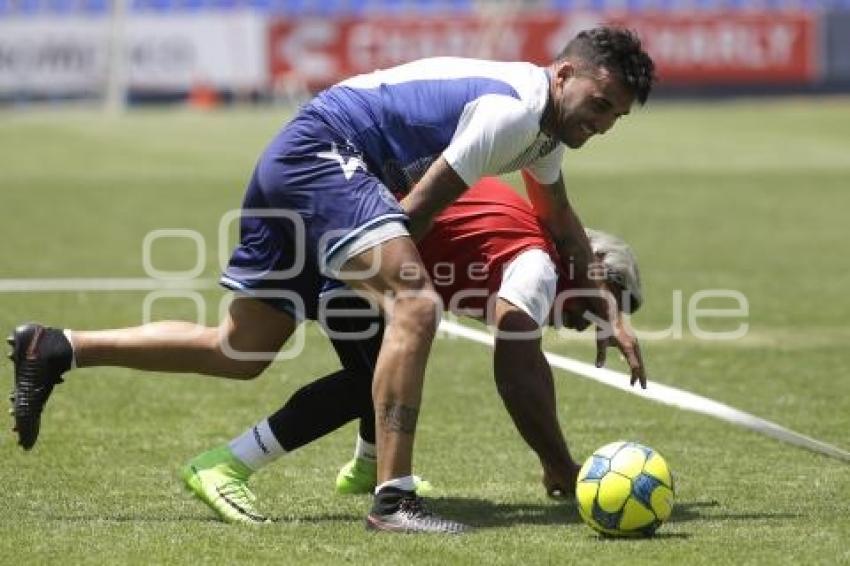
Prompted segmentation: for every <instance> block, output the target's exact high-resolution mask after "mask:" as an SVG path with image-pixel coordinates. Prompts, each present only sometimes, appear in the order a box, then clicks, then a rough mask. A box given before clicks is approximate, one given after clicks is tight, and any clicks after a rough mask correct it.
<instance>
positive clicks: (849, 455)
mask: <svg viewBox="0 0 850 566" xmlns="http://www.w3.org/2000/svg"><path fill="white" fill-rule="evenodd" d="M440 330H441V331H443V332H446V333H448V334H453V335H455V336H459V337H462V338H466V339H467V340H471V341H472V342H478V343H480V344H484V345H486V346H491V347H492V346H493V336H492V335H491V334H489V333H487V332H482V331H481V330H474V329H472V328H469V327H467V326H464V325H462V324H458V323H456V322H451V321H447V320H444V321H442V322H441V323H440ZM546 359H547V360H549V363H550V364H551V365H552V366H553V367H557V368H559V369H562V370H565V371H568V372H570V373H573V374H576V375H579V376H581V377H586V378H588V379H592V380H593V381H597V382H599V383H602V384H604V385H608V386H609V387H614V388H616V389H619V390H621V391H626V392H628V393H631V394H633V395H637V396H638V397H642V398H644V399H648V400H650V401H655V402H656V403H662V404H664V405H670V406H673V407H678V408H679V409H682V410H685V411H691V412H694V413H700V414H703V415H708V416H710V417H714V418H716V419H719V420H722V421H726V422H729V423H732V424H734V425H736V426H740V427H743V428H746V429H749V430H752V431H755V432H758V433H760V434H763V435H765V436H769V437H771V438H775V439H776V440H780V441H782V442H787V443H788V444H793V445H795V446H799V447H801V448H805V449H807V450H811V451H812V452H817V453H819V454H823V455H825V456H830V457H832V458H836V459H838V460H842V461H844V462H850V452H847V451H846V450H842V449H841V448H838V447H837V446H833V445H832V444H828V443H826V442H823V441H820V440H817V439H815V438H811V437H809V436H806V435H804V434H800V433H798V432H794V431H793V430H789V429H787V428H785V427H783V426H780V425H778V424H776V423H774V422H771V421H768V420H765V419H762V418H760V417H757V416H755V415H751V414H750V413H746V412H744V411H741V410H739V409H736V408H734V407H730V406H729V405H726V404H724V403H720V402H718V401H714V400H713V399H709V398H707V397H702V396H700V395H696V394H694V393H689V392H687V391H683V390H681V389H677V388H675V387H671V386H669V385H664V384H661V383H658V382H657V381H650V382H649V384H648V385H647V389H641V388H640V387H638V386H635V387H631V386H630V385H629V376H628V375H627V374H625V373H621V372H617V371H613V370H609V369H605V368H597V367H596V366H593V365H591V364H586V363H584V362H579V361H577V360H573V359H571V358H567V357H565V356H559V355H557V354H552V353H549V352H546Z"/></svg>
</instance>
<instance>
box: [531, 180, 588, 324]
mask: <svg viewBox="0 0 850 566" xmlns="http://www.w3.org/2000/svg"><path fill="white" fill-rule="evenodd" d="M522 178H523V180H524V181H525V190H526V193H527V194H528V198H529V200H530V201H531V205H532V206H533V207H534V210H535V211H536V212H537V216H538V217H539V218H540V220H541V221H543V224H544V226H546V229H547V230H548V231H549V234H551V236H552V238H553V240H554V242H555V246H556V247H557V249H558V254H559V255H560V256H561V263H562V264H563V265H564V266H565V267H572V269H571V270H570V272H572V273H574V274H575V276H576V277H577V278H578V280H577V281H576V282H577V283H578V284H580V285H581V286H582V287H587V288H592V287H599V286H600V285H601V282H600V283H599V284H596V283H593V282H590V281H589V279H588V274H589V273H590V270H589V267H590V264H591V262H592V261H593V253H592V251H591V249H590V240H588V238H587V233H586V232H585V230H584V226H583V225H582V223H581V220H580V219H579V217H578V215H576V213H575V211H574V210H573V208H572V206H571V205H570V201H569V199H567V188H566V185H565V184H564V177H563V176H559V177H558V180H557V181H555V182H554V183H553V184H551V185H544V184H541V183H538V182H537V180H536V179H535V178H534V177H532V176H531V175H530V174H529V173H528V172H527V171H525V170H523V172H522ZM597 314H600V315H602V313H601V312H600V313H597Z"/></svg>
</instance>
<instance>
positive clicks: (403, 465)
mask: <svg viewBox="0 0 850 566" xmlns="http://www.w3.org/2000/svg"><path fill="white" fill-rule="evenodd" d="M369 268H373V269H374V275H371V276H369V277H365V278H356V277H354V276H351V275H350V274H352V273H356V272H364V271H367V270H368V269H369ZM342 278H343V279H344V280H345V281H346V283H348V284H349V285H350V286H351V287H352V288H354V289H356V290H357V291H359V292H360V293H362V294H364V295H366V296H367V297H369V298H370V299H372V300H374V301H376V302H377V303H378V304H380V305H381V308H382V310H383V311H384V313H385V315H386V318H387V325H386V329H385V332H384V340H383V343H382V345H381V350H380V353H379V354H378V360H377V363H376V366H375V373H374V380H373V384H372V397H373V400H374V404H375V425H376V426H375V428H376V441H377V443H376V444H377V450H378V488H377V493H376V499H375V505H374V507H373V509H372V512H371V513H370V514H369V516H368V517H367V523H366V524H367V527H368V528H372V529H377V530H391V531H404V532H441V533H457V532H461V531H462V530H463V529H464V526H463V525H461V524H459V523H455V522H453V521H446V520H444V519H440V518H439V517H436V516H433V515H431V514H430V513H429V512H428V511H427V510H425V508H424V506H423V505H422V502H421V500H420V499H419V498H418V497H417V496H416V494H415V491H414V489H415V484H414V480H413V477H412V472H411V470H412V460H413V441H414V436H415V433H416V421H417V418H418V416H419V407H420V404H421V399H422V385H423V381H424V377H425V366H426V363H427V361H428V354H429V352H430V350H431V342H432V341H433V338H434V334H435V333H436V330H437V324H438V323H439V317H440V313H441V312H442V306H441V305H440V301H439V298H438V297H437V295H436V293H435V292H434V289H433V286H432V285H431V281H430V279H429V278H428V275H427V273H426V271H425V269H424V267H422V262H421V260H420V259H419V253H418V252H417V250H416V246H415V244H414V243H413V240H412V239H410V238H408V237H403V238H396V239H393V240H390V241H388V242H385V243H384V244H382V245H380V246H376V247H374V248H371V249H369V250H367V251H365V252H363V253H361V254H359V255H358V256H355V257H354V258H352V259H350V260H349V261H348V262H347V263H346V264H345V266H344V267H343V269H342Z"/></svg>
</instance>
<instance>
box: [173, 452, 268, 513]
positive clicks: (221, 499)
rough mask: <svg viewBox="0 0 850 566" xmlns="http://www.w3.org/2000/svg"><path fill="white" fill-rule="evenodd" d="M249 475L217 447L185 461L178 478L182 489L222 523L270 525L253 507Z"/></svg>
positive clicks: (229, 453) (236, 460)
mask: <svg viewBox="0 0 850 566" xmlns="http://www.w3.org/2000/svg"><path fill="white" fill-rule="evenodd" d="M252 473H253V472H252V471H251V469H250V468H248V466H246V465H245V464H243V463H242V462H241V461H239V460H238V459H237V458H236V457H235V456H234V455H233V453H232V452H231V451H230V448H228V447H227V446H220V447H218V448H213V449H212V450H210V451H209V452H204V453H203V454H201V455H200V456H197V457H195V458H194V459H192V460H191V461H189V463H188V464H186V466H185V467H184V468H183V469H182V470H181V471H180V476H181V477H182V479H183V482H184V483H185V484H186V487H187V488H188V489H189V490H190V491H191V492H192V493H193V494H194V495H195V496H196V497H197V498H198V499H200V500H201V501H203V502H204V503H206V504H207V505H208V506H209V507H210V508H212V510H213V511H215V512H216V513H217V514H218V516H219V517H221V519H222V520H223V521H225V522H226V523H244V524H249V525H259V524H264V523H270V522H271V520H270V519H269V518H268V517H264V516H263V515H261V514H260V513H258V512H257V510H256V509H255V508H254V501H256V499H257V497H256V496H255V495H254V494H253V493H251V490H250V489H248V478H250V477H251V474H252Z"/></svg>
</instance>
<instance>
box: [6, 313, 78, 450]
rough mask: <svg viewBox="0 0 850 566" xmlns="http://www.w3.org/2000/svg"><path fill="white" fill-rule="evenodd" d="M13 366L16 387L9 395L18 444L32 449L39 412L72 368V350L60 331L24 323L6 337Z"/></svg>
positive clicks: (37, 426) (36, 434)
mask: <svg viewBox="0 0 850 566" xmlns="http://www.w3.org/2000/svg"><path fill="white" fill-rule="evenodd" d="M6 341H7V342H8V343H9V345H10V346H12V353H11V355H10V356H9V357H10V359H11V360H12V363H13V364H14V365H15V388H14V390H13V391H12V394H11V395H10V396H9V401H11V403H12V410H11V411H10V412H11V413H12V414H13V415H14V417H15V429H14V430H15V431H16V432H17V433H18V444H20V445H21V446H22V447H23V449H24V450H29V449H31V448H32V447H33V446H34V445H35V442H36V440H38V432H39V427H40V425H41V412H42V411H43V410H44V406H45V405H46V404H47V400H48V399H49V398H50V394H51V393H52V392H53V387H54V386H55V385H56V384H59V383H62V374H63V373H65V372H66V371H68V369H70V367H71V360H72V359H73V350H72V348H71V344H70V343H69V342H68V339H67V338H65V335H64V334H63V333H62V331H61V330H58V329H55V328H47V327H45V326H42V325H40V324H32V323H30V324H23V325H21V326H19V327H17V328H16V329H15V332H14V334H13V335H12V336H10V337H9V338H8V339H7V340H6Z"/></svg>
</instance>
